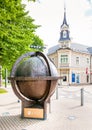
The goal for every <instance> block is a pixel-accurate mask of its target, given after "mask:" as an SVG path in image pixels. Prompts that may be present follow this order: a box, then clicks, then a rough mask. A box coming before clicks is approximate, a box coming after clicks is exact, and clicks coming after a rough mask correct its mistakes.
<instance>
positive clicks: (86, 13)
mask: <svg viewBox="0 0 92 130" xmlns="http://www.w3.org/2000/svg"><path fill="white" fill-rule="evenodd" d="M85 16H92V8H90V9H88V10H86V12H85Z"/></svg>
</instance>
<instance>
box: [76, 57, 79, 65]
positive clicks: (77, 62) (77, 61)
mask: <svg viewBox="0 0 92 130" xmlns="http://www.w3.org/2000/svg"><path fill="white" fill-rule="evenodd" d="M76 64H77V65H78V64H79V57H76Z"/></svg>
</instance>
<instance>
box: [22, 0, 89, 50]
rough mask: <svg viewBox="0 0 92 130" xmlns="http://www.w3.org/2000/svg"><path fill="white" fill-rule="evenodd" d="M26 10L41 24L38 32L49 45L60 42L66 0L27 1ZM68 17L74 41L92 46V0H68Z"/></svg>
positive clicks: (24, 0)
mask: <svg viewBox="0 0 92 130" xmlns="http://www.w3.org/2000/svg"><path fill="white" fill-rule="evenodd" d="M23 3H25V4H26V10H27V11H29V15H30V16H31V17H32V18H33V19H35V22H34V23H35V24H37V25H41V27H40V28H38V29H37V30H36V34H37V35H38V36H39V37H40V38H41V39H42V40H43V41H44V44H46V45H47V46H48V48H49V47H52V46H54V45H56V44H58V40H59V37H60V26H61V24H62V22H63V17H64V0H38V1H37V2H35V3H34V2H27V0H23ZM65 3H66V19H67V23H68V24H69V28H70V37H71V39H72V42H75V43H79V44H83V45H87V46H92V0H66V1H65Z"/></svg>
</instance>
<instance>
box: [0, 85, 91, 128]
mask: <svg viewBox="0 0 92 130" xmlns="http://www.w3.org/2000/svg"><path fill="white" fill-rule="evenodd" d="M91 87H92V86H87V87H85V86H84V88H85V90H86V91H89V92H91V90H92V88H91ZM80 88H81V87H64V88H60V89H59V92H58V93H59V97H58V98H59V99H58V100H56V98H55V97H56V95H55V94H54V95H53V97H52V100H51V113H49V111H48V115H47V120H36V119H22V118H21V115H20V114H21V102H20V103H18V102H17V101H18V99H17V97H16V96H15V95H14V93H13V91H12V90H11V88H10V87H9V88H7V90H8V93H7V94H1V95H0V130H92V121H91V119H92V102H91V101H90V102H85V104H84V106H80V98H79V97H76V96H77V95H76V96H75V97H70V96H69V93H68V92H69V91H70V92H71V91H73V92H74V91H76V92H77V90H79V89H80ZM62 92H67V94H66V93H62ZM78 96H79V95H78ZM48 108H49V106H48Z"/></svg>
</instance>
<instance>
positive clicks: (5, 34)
mask: <svg viewBox="0 0 92 130" xmlns="http://www.w3.org/2000/svg"><path fill="white" fill-rule="evenodd" d="M31 1H35V0H31ZM33 22H34V19H32V18H31V17H30V16H28V12H25V5H22V4H21V0H0V64H1V65H2V66H3V68H8V69H11V67H12V65H13V64H14V62H15V60H16V59H17V58H18V57H19V56H20V55H22V54H23V53H25V52H28V51H32V49H30V45H31V44H32V45H34V44H36V45H40V46H43V41H42V40H41V39H40V38H39V37H38V36H37V35H36V34H35V30H36V29H37V28H38V27H39V26H37V25H35V24H34V23H33ZM41 51H42V50H41Z"/></svg>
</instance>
